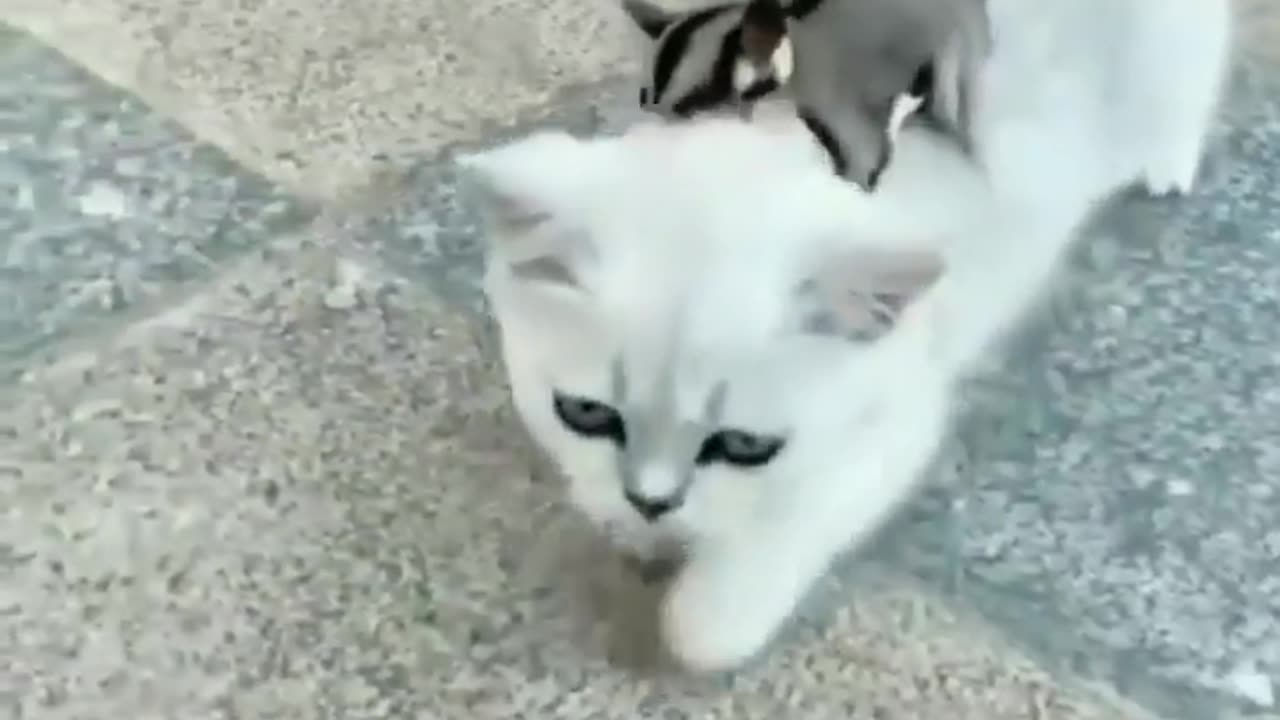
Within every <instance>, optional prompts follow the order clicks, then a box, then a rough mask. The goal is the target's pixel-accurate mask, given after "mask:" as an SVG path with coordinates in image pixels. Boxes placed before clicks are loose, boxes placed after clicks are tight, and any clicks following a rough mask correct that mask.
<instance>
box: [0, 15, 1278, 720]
mask: <svg viewBox="0 0 1280 720" xmlns="http://www.w3.org/2000/svg"><path fill="white" fill-rule="evenodd" d="M1237 4H1238V5H1239V7H1240V9H1241V17H1242V18H1246V19H1247V22H1242V23H1241V28H1242V46H1243V48H1244V50H1243V51H1242V59H1241V62H1240V64H1239V71H1238V73H1237V76H1236V83H1235V90H1234V93H1233V95H1232V99H1231V101H1230V102H1229V103H1228V105H1227V107H1226V108H1225V109H1224V120H1223V124H1222V128H1221V132H1220V134H1219V137H1218V138H1217V140H1216V143H1215V150H1214V154H1213V156H1212V159H1211V161H1210V163H1209V167H1208V168H1207V170H1206V173H1205V179H1204V184H1203V186H1202V189H1201V190H1200V191H1199V192H1198V193H1197V195H1196V196H1195V197H1193V198H1190V199H1187V200H1185V201H1182V202H1178V203H1153V202H1143V201H1130V202H1127V203H1124V204H1122V206H1121V207H1118V208H1117V209H1116V210H1115V211H1114V212H1112V213H1109V214H1108V216H1107V217H1105V218H1103V219H1102V220H1100V222H1099V223H1098V225H1097V228H1096V230H1095V231H1094V232H1093V233H1092V234H1091V235H1092V236H1091V237H1090V238H1089V240H1088V242H1087V243H1085V244H1084V245H1083V247H1082V252H1081V253H1080V256H1079V257H1078V258H1076V260H1075V262H1074V263H1073V265H1072V273H1070V276H1069V278H1068V280H1067V282H1066V283H1064V288H1063V292H1062V300H1061V302H1060V303H1058V304H1057V306H1056V307H1055V310H1056V312H1054V313H1052V314H1050V315H1049V316H1047V317H1046V318H1044V319H1043V320H1041V321H1039V322H1038V323H1036V324H1035V326H1034V327H1033V328H1031V331H1030V332H1029V333H1028V334H1027V336H1026V338H1025V339H1024V342H1023V343H1022V344H1020V345H1019V346H1018V347H1017V348H1016V352H1015V353H1014V355H1013V356H1012V358H1011V360H1010V361H1009V362H1008V363H1006V364H1005V367H1004V368H1002V370H1003V372H1000V373H997V376H999V377H1000V378H1001V381H1000V382H999V383H996V382H994V381H992V382H984V383H981V384H979V385H976V386H975V387H974V389H973V402H972V405H973V407H972V410H971V413H970V416H969V417H968V418H967V420H966V422H965V424H964V432H962V433H961V436H960V437H959V438H958V440H957V443H956V447H955V449H954V452H953V455H952V456H951V458H950V460H952V462H948V463H944V467H943V469H942V470H945V472H943V471H942V470H940V472H939V477H938V480H937V482H936V483H935V484H934V487H932V488H930V490H929V491H928V492H926V493H925V494H924V496H923V497H922V498H921V499H920V501H919V502H917V503H916V504H915V505H914V506H913V507H912V508H910V509H909V510H908V512H906V513H904V516H903V517H902V518H901V520H900V521H899V522H898V523H897V524H896V525H895V526H894V527H893V528H891V529H890V530H889V531H888V532H887V533H886V535H885V538H884V540H883V542H881V543H880V544H879V546H878V547H876V548H874V551H873V552H871V553H868V557H866V558H863V559H861V560H860V561H859V562H857V563H851V564H850V566H849V567H847V568H842V569H840V571H839V572H837V573H834V574H833V576H832V578H831V579H830V582H829V584H828V587H825V588H824V589H823V592H822V593H821V594H820V595H821V599H822V601H821V602H817V603H815V606H814V609H813V611H812V612H811V613H810V615H808V616H807V617H806V618H805V619H804V622H802V623H800V624H799V626H798V627H797V628H796V629H795V630H794V631H793V632H792V633H791V634H790V635H789V636H788V637H787V638H785V642H784V643H783V644H781V645H780V646H779V648H778V649H777V650H776V651H775V652H774V653H773V654H771V655H770V656H769V657H768V658H766V659H765V660H764V661H763V662H762V663H761V664H760V665H758V666H756V667H753V668H750V669H748V670H746V671H743V672H742V673H740V674H738V675H736V676H734V677H731V678H726V679H716V680H693V679H689V678H683V677H680V676H679V675H677V674H674V673H672V672H671V671H670V670H669V668H667V667H666V666H665V664H664V663H663V662H662V661H661V658H660V656H658V655H657V653H656V650H655V648H654V641H653V633H652V623H651V618H650V612H651V610H652V599H653V598H652V595H653V591H652V589H649V588H645V587H643V586H641V585H639V584H638V583H637V582H636V581H635V579H634V578H632V577H630V576H629V575H628V573H627V572H626V571H624V570H623V569H622V568H620V567H618V565H617V563H616V562H615V561H614V560H613V558H611V557H610V556H609V555H608V554H607V553H605V552H604V551H602V550H601V549H599V547H598V544H597V543H595V542H593V539H592V538H591V536H590V534H589V533H588V532H587V531H586V530H585V529H584V528H582V527H581V526H580V524H579V523H578V522H577V521H576V519H575V518H574V517H573V516H572V515H571V514H569V513H568V512H567V511H566V510H565V508H563V507H562V506H561V505H560V504H558V503H557V502H556V497H557V495H556V492H557V488H556V484H555V480H554V478H550V477H548V476H547V474H546V473H545V472H543V471H542V470H540V468H539V466H538V465H537V463H536V462H535V460H534V459H533V458H532V457H531V455H530V453H529V451H528V448H527V447H526V446H525V444H524V442H523V440H522V435H521V433H520V431H519V428H518V427H517V426H516V424H515V422H514V420H513V418H512V416H511V412H510V409H509V408H508V406H507V404H506V396H505V388H504V387H503V385H502V379H501V373H500V372H499V371H498V369H497V368H496V367H495V366H494V354H493V351H492V345H491V336H490V335H489V332H488V331H489V328H488V326H487V325H486V324H485V322H484V320H483V316H482V312H481V307H480V305H479V304H478V301H477V294H476V289H475V280H476V270H477V267H478V265H477V262H478V252H479V246H478V238H477V236H476V228H475V223H474V218H473V217H472V216H471V215H470V213H469V212H468V211H467V209H466V208H465V206H464V205H463V204H462V203H461V201H460V199H459V198H458V197H457V192H456V187H457V186H456V183H455V180H454V177H453V174H452V172H451V170H450V168H449V165H448V162H447V151H448V149H449V147H451V146H452V145H454V144H456V143H460V142H461V143H476V142H485V141H486V140H490V139H492V138H493V137H495V136H496V135H497V134H498V133H499V132H503V131H504V128H510V127H529V126H532V125H533V124H558V125H567V126H570V127H575V128H579V129H584V130H589V129H592V128H596V127H600V126H601V125H606V126H607V125H612V124H614V123H616V122H619V119H618V118H619V117H620V116H623V115H625V108H626V107H627V106H628V104H629V98H630V96H631V95H630V93H629V92H627V90H626V85H625V83H623V82H620V81H619V78H623V77H625V74H626V72H627V71H628V70H629V68H630V67H631V66H632V63H633V62H634V60H633V59H632V58H633V57H634V55H633V54H632V53H631V50H630V48H631V45H630V42H631V40H630V39H629V37H628V36H627V34H626V33H625V32H624V26H623V23H622V22H621V19H620V17H619V16H618V14H617V12H616V8H614V7H613V6H612V5H610V4H608V3H588V2H581V1H575V0H548V1H546V2H542V3H539V4H537V6H536V7H537V10H536V12H531V11H530V8H531V7H533V6H532V5H530V4H528V3H516V2H512V1H510V0H483V1H481V0H418V1H417V2H406V1H405V0H368V1H367V2H362V3H354V2H339V1H337V0H327V1H326V2H318V3H314V2H313V3H299V2H298V1H297V0H236V1H235V2H229V3H196V2H172V1H165V2H161V0H130V1H129V2H125V1H124V0H97V1H95V2H87V1H86V0H6V2H4V3H3V4H0V20H4V21H5V22H7V23H9V25H10V27H9V28H8V29H4V28H0V398H3V401H0V518H2V520H0V648H4V650H0V718H8V717H13V718H22V719H24V720H26V719H30V718H38V719H40V720H44V719H46V718H47V719H50V720H52V719H54V718H68V719H70V718H85V719H94V720H98V719H101V718H110V717H117V716H119V717H136V718H139V719H142V718H183V720H188V719H190V720H196V719H198V718H255V719H256V718H282V719H283V718H288V719H290V720H292V719H294V718H401V717H404V718H410V717H412V718H450V719H452V718H461V717H477V718H506V717H510V718H520V717H528V718H565V719H566V720H587V719H588V718H619V719H621V718H635V717H653V718H774V717H787V718H814V719H815V720H817V719H822V720H825V719H826V718H832V717H854V718H903V719H915V718H939V719H946V720H950V719H952V718H974V719H975V720H997V719H1003V718H1010V719H1011V720H1012V719H1015V718H1017V719H1022V718H1054V719H1062V720H1066V719H1069V718H1098V719H1099V720H1101V719H1103V718H1106V719H1108V720H1110V719H1112V718H1147V717H1164V718H1177V719H1182V718H1186V719H1188V720H1199V719H1200V718H1205V719H1216V718H1233V717H1251V718H1256V717H1276V714H1275V713H1276V712H1277V710H1276V708H1275V703H1276V700H1275V698H1274V697H1273V690H1272V684H1271V681H1272V678H1276V677H1280V570H1278V569H1277V568H1280V562H1277V560H1280V535H1277V533H1276V531H1275V529H1274V528H1275V527H1276V518H1277V517H1280V493H1278V492H1277V484H1276V483H1277V477H1278V474H1280V453H1277V451H1276V446H1275V444H1274V438H1275V437H1276V436H1277V435H1278V434H1280V424H1277V423H1278V422H1280V393H1278V392H1277V391H1276V389H1275V387H1276V380H1277V379H1278V378H1280V351H1278V350H1277V348H1280V322H1277V321H1280V296H1278V295H1277V292H1278V291H1277V288H1280V249H1278V246H1277V243H1276V241H1277V240H1280V190H1277V188H1278V187H1280V182H1278V181H1280V78H1278V77H1277V72H1278V71H1280V52H1277V51H1276V50H1275V48H1277V47H1280V9H1274V7H1273V4H1268V3H1265V2H1264V1H1263V0H1240V2H1238V3H1237Z"/></svg>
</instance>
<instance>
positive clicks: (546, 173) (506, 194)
mask: <svg viewBox="0 0 1280 720" xmlns="http://www.w3.org/2000/svg"><path fill="white" fill-rule="evenodd" d="M591 150H592V147H591V146H590V145H588V144H587V143H585V142H583V141H581V140H579V139H577V138H575V137H573V136H571V135H569V134H567V133H564V132H559V131H550V132H543V133H538V134H535V135H531V136H528V137H526V138H523V139H520V140H515V141H512V142H509V143H507V144H505V145H500V146H498V147H496V148H492V149H489V150H483V151H480V152H476V153H471V154H466V155H461V156H459V157H458V158H457V159H456V162H457V163H458V165H459V166H461V167H462V168H463V169H464V170H465V171H466V172H467V174H468V175H469V178H468V179H469V180H470V182H468V183H466V186H467V187H468V189H469V190H470V191H471V192H472V194H473V197H474V200H475V202H476V204H477V207H478V209H479V210H480V213H481V215H482V216H483V219H484V222H485V225H486V230H487V233H488V235H489V245H490V248H489V249H490V253H491V254H494V255H497V256H498V257H499V258H500V259H501V260H504V261H506V262H507V263H508V264H509V265H510V266H511V269H512V271H513V273H514V274H515V275H516V276H517V277H521V278H523V279H529V280H541V281H547V282H551V283H555V284H561V285H575V284H577V275H576V272H575V271H576V270H577V268H576V267H575V264H576V261H578V260H580V258H581V256H582V254H583V253H584V252H585V251H588V250H589V247H588V246H587V242H586V239H585V238H584V236H583V235H582V233H580V232H577V231H575V230H574V229H573V228H572V227H571V220H572V214H573V208H574V207H575V201H576V200H578V199H580V198H581V197H582V194H583V191H584V190H585V188H587V187H588V186H589V185H590V184H591V183H592V181H593V179H594V175H593V168H594V167H596V165H595V164H594V163H593V162H592V160H593V158H594V157H595V155H594V154H593V153H592V152H591Z"/></svg>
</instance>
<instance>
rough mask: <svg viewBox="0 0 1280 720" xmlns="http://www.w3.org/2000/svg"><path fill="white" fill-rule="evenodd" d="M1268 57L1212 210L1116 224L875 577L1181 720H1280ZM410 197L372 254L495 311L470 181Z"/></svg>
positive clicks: (1247, 80) (421, 179)
mask: <svg viewBox="0 0 1280 720" xmlns="http://www.w3.org/2000/svg"><path fill="white" fill-rule="evenodd" d="M1250 30H1251V31H1252V32H1254V33H1257V32H1258V29H1257V28H1256V27H1253V28H1250ZM1256 50H1258V49H1257V48H1253V47H1248V48H1246V52H1245V53H1243V57H1244V58H1245V59H1243V60H1242V62H1241V64H1240V67H1239V68H1238V71H1237V72H1236V74H1235V76H1234V90H1233V92H1232V95H1231V97H1230V99H1229V101H1228V102H1227V104H1226V107H1225V108H1224V113H1223V124H1222V126H1221V128H1220V129H1219V132H1218V135H1217V137H1216V138H1215V141H1214V147H1213V150H1212V151H1211V155H1210V157H1209V158H1208V160H1207V161H1206V166H1205V170H1204V175H1203V180H1202V185H1201V187H1200V189H1199V190H1198V191H1197V192H1196V193H1195V195H1194V196H1193V197H1190V198H1186V199H1183V200H1178V201H1159V202H1157V201H1151V200H1146V199H1140V198H1127V199H1125V200H1123V201H1122V202H1119V203H1118V204H1117V206H1116V207H1114V208H1111V209H1110V210H1109V211H1108V212H1106V213H1104V214H1103V216H1102V217H1101V218H1100V219H1099V220H1098V222H1097V223H1096V227H1095V228H1094V229H1093V230H1091V231H1090V232H1089V233H1088V234H1087V237H1086V238H1084V239H1083V240H1082V242H1081V243H1080V250H1079V252H1078V253H1077V254H1076V257H1075V258H1074V259H1073V262H1072V263H1071V266H1070V267H1069V268H1067V272H1066V273H1065V275H1064V278H1063V282H1062V288H1061V291H1060V292H1059V293H1058V296H1059V297H1058V298H1057V301H1056V303H1055V306H1054V308H1053V309H1054V312H1052V313H1050V314H1048V315H1046V316H1044V317H1039V318H1036V319H1034V320H1033V321H1031V322H1030V323H1029V326H1028V329H1027V332H1026V333H1024V335H1023V337H1021V338H1019V340H1018V341H1017V342H1015V343H1014V344H1013V345H1012V347H1011V348H1010V353H1009V360H1008V362H1007V363H1004V364H1003V367H1001V368H999V369H998V370H997V372H995V373H994V375H995V376H1003V377H1004V380H1002V381H1000V382H995V381H992V380H990V379H986V380H983V381H980V382H978V383H975V385H974V388H973V390H972V393H971V394H972V397H973V401H972V403H971V404H972V405H973V410H972V412H971V414H970V416H969V417H968V418H966V420H965V422H964V423H963V427H962V429H961V432H960V438H959V440H958V442H957V444H956V445H957V447H956V449H955V450H954V451H953V452H952V454H950V455H948V456H947V457H945V458H943V459H942V460H941V461H940V463H939V466H940V468H939V471H938V478H937V481H936V482H935V483H934V487H933V488H932V489H931V490H930V492H928V493H926V495H925V496H924V497H922V498H921V500H920V501H919V502H918V503H916V505H915V506H914V507H912V508H911V509H910V510H909V511H908V512H907V513H905V514H904V517H903V518H902V520H901V521H900V522H899V523H898V525H897V526H896V527H894V528H891V529H890V530H889V535H890V538H891V539H890V540H889V541H886V542H883V543H881V544H880V546H879V547H878V548H877V549H876V551H875V552H873V553H872V554H871V556H872V557H873V558H874V559H876V560H878V561H879V562H880V563H882V564H888V565H891V566H894V567H898V568H907V569H910V570H911V571H913V572H914V573H916V574H917V575H918V576H919V577H921V578H922V579H924V580H925V581H926V582H928V583H929V584H931V585H932V586H933V587H935V588H936V589H937V590H938V591H940V592H943V593H946V594H947V595H949V596H950V597H952V598H953V599H955V600H956V601H957V602H960V603H962V604H964V605H966V606H970V607H975V608H977V609H978V610H979V611H980V612H982V613H983V614H984V615H985V616H986V617H988V618H990V619H992V620H994V621H996V622H997V623H998V624H1000V625H1001V626H1002V627H1004V628H1006V629H1007V630H1008V631H1009V632H1011V633H1012V634H1013V635H1014V636H1016V637H1018V638H1019V639H1021V640H1022V641H1023V642H1024V643H1025V645H1026V646H1027V647H1029V648H1032V649H1033V650H1034V651H1036V652H1037V653H1038V656H1039V657H1040V658H1041V659H1042V660H1043V661H1044V662H1045V663H1047V664H1048V665H1050V666H1052V667H1054V668H1056V669H1057V670H1058V671H1060V672H1061V673H1062V674H1063V675H1064V676H1070V675H1075V676H1083V677H1085V678H1087V679H1089V680H1092V681H1096V682H1098V683H1100V684H1102V685H1105V686H1109V687H1115V688H1118V689H1119V691H1120V692H1121V693H1122V694H1124V695H1126V696H1130V697H1133V698H1135V699H1137V700H1139V701H1141V702H1142V703H1143V704H1144V705H1145V706H1147V707H1149V708H1151V709H1152V710H1153V711H1155V712H1157V713H1158V714H1159V715H1160V716H1162V717H1168V718H1177V719H1184V718H1185V719H1187V720H1214V719H1216V718H1227V717H1233V716H1235V715H1233V714H1236V713H1259V712H1263V711H1266V710H1268V709H1271V710H1273V711H1274V710H1275V707H1273V706H1275V705H1276V700H1274V699H1269V697H1268V694H1269V691H1270V690H1269V689H1270V688H1272V683H1274V682H1276V681H1278V680H1280V531H1277V530H1276V528H1277V527H1280V524H1278V520H1280V452H1277V450H1276V445H1275V438H1276V437H1280V304H1277V298H1278V297H1280V290H1278V289H1280V190H1277V188H1280V58H1275V57H1274V56H1273V55H1271V54H1270V53H1269V52H1267V51H1266V48H1262V49H1261V50H1262V51H1261V52H1257V51H1256ZM625 102H627V98H626V96H625V90H624V89H622V88H619V87H613V88H610V89H608V90H605V91H602V92H601V93H600V94H599V95H598V96H596V97H594V98H592V99H591V101H590V102H587V103H584V104H583V105H581V106H580V107H578V108H577V109H576V110H574V111H572V112H571V111H569V110H568V109H566V110H564V111H562V112H561V113H560V114H558V115H555V116H553V117H552V118H550V119H549V120H548V122H549V123H551V124H557V125H560V126H564V127H569V128H571V129H575V130H578V131H581V132H590V131H593V130H595V129H599V128H601V127H606V128H607V127H609V126H610V125H611V124H612V123H611V121H610V120H609V113H610V112H611V111H613V110H616V109H617V108H618V107H619V106H620V103H625ZM413 181H414V183H415V184H414V186H413V187H414V189H413V190H412V191H410V193H409V195H410V196H411V197H412V200H410V201H409V202H407V203H405V204H403V205H401V206H400V207H398V208H397V209H395V210H393V211H391V212H388V213H386V214H384V215H383V216H382V217H380V218H378V219H377V220H376V221H374V222H372V223H371V224H370V225H368V226H366V227H365V228H364V229H363V230H362V231H361V232H358V233H356V234H355V236H354V237H355V238H356V239H357V240H358V241H360V242H361V243H362V244H363V246H364V247H367V248H369V249H370V250H375V249H376V250H377V251H378V252H380V253H383V254H384V256H385V257H389V258H392V261H393V262H394V263H395V264H396V265H397V267H401V268H404V269H406V270H408V269H413V270H414V271H415V272H416V273H417V276H418V277H421V278H422V279H423V282H426V283H429V284H431V285H432V286H433V287H436V288H438V289H440V290H442V291H443V292H444V294H445V297H448V298H451V299H453V300H455V301H458V302H463V303H467V304H472V303H479V302H480V300H479V298H478V291H477V286H476V281H477V279H478V268H479V261H480V244H479V242H478V239H477V228H476V226H475V222H474V217H473V216H472V215H471V214H469V213H468V211H467V208H466V206H465V203H463V202H461V201H460V198H459V197H458V188H457V185H456V178H455V177H454V176H453V171H452V170H451V169H450V168H449V167H447V166H442V165H440V164H439V163H437V162H431V163H427V164H425V165H424V166H422V167H421V168H419V169H418V171H417V173H416V175H415V176H414V178H413ZM1270 692H1273V691H1270Z"/></svg>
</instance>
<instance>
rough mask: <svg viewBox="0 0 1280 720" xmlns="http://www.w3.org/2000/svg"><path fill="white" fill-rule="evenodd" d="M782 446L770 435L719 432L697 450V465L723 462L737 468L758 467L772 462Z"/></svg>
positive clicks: (734, 431)
mask: <svg viewBox="0 0 1280 720" xmlns="http://www.w3.org/2000/svg"><path fill="white" fill-rule="evenodd" d="M784 444H785V441H784V440H783V439H782V438H780V437H775V436H772V435H755V434H752V433H748V432H743V431H741V430H721V431H720V432H718V433H715V434H714V435H711V436H710V437H708V438H707V439H706V440H704V441H703V443H702V448H701V449H700V450H698V464H699V465H709V464H711V463H714V462H723V463H727V464H729V465H737V466H738V467H760V466H761V465H766V464H768V463H769V462H770V461H771V460H773V458H774V457H776V456H777V455H778V453H779V452H780V451H781V450H782V446H783V445H784Z"/></svg>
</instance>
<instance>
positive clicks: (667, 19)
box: [622, 0, 680, 40]
mask: <svg viewBox="0 0 1280 720" xmlns="http://www.w3.org/2000/svg"><path fill="white" fill-rule="evenodd" d="M622 9H623V10H624V11H625V12H626V13H627V16H628V17H630V18H631V21H632V22H634V23H635V24H636V27H638V28H640V29H641V30H642V31H643V32H644V34H645V35H648V36H649V37H650V38H652V39H654V40H657V39H658V36H659V35H661V34H662V32H663V31H664V30H666V29H667V28H668V27H669V26H670V25H671V23H672V22H674V21H675V20H676V18H678V17H680V13H676V12H672V11H670V10H664V9H663V8H661V7H659V6H657V5H654V4H653V3H651V2H649V1H648V0H622Z"/></svg>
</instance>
